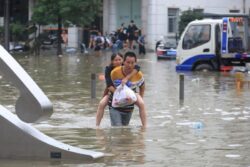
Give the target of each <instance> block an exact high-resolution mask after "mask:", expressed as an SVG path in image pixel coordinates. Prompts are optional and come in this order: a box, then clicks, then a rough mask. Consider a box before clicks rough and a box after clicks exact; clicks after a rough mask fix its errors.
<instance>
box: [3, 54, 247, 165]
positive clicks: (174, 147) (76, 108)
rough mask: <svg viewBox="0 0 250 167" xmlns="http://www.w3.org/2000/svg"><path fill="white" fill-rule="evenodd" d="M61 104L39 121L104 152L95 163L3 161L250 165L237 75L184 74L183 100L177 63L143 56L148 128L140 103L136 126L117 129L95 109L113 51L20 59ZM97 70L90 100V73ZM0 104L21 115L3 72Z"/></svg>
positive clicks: (65, 138) (62, 137)
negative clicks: (98, 121)
mask: <svg viewBox="0 0 250 167" xmlns="http://www.w3.org/2000/svg"><path fill="white" fill-rule="evenodd" d="M16 59H17V60H18V62H19V63H20V64H21V65H22V66H23V68H24V69H25V70H26V71H27V72H28V73H29V74H30V75H31V76H32V78H33V79H34V80H35V81H36V82H37V84H38V85H39V86H40V87H41V88H42V90H43V91H44V92H45V94H46V95H48V97H49V99H50V100H51V101H52V103H53V106H54V113H53V115H52V116H51V118H50V119H49V120H48V121H45V122H41V123H38V124H33V126H34V127H36V128H38V129H39V130H41V131H42V132H44V133H45V134H47V135H49V136H51V137H53V138H55V139H57V140H59V141H62V142H64V143H67V144H70V145H73V146H77V147H80V148H84V149H90V150H96V151H101V152H104V153H105V155H106V156H105V157H104V158H103V159H100V160H98V161H96V162H90V163H89V162H88V163H86V164H82V163H80V164H78V163H74V162H60V161H59V162H58V161H57V162H55V161H50V162H44V161H41V162H39V161H32V160H22V161H13V160H0V163H1V165H4V166H25V167H29V166H171V167H175V166H176V167H180V166H185V167H187V166H190V167H194V166H195V167H196V166H197V167H200V166H216V167H218V166H221V167H228V166H230V167H234V166H235V167H236V166H237V167H238V166H244V167H247V166H250V158H249V149H250V131H249V127H250V103H249V99H250V87H248V85H244V87H243V88H242V89H240V90H237V89H236V85H235V77H234V74H232V73H222V72H221V73H219V72H185V73H184V75H185V81H184V82H185V85H184V89H185V91H184V95H185V96H184V102H183V103H180V101H179V73H177V72H176V71H175V61H173V60H157V58H156V56H155V55H154V53H148V54H147V55H145V56H142V55H141V56H139V57H138V64H139V65H140V66H141V70H142V72H143V73H144V77H145V80H146V92H145V97H144V100H145V103H146V108H147V112H148V127H147V128H146V129H145V130H142V129H141V127H140V119H139V114H138V112H139V111H138V108H137V107H136V109H135V111H134V113H133V116H132V119H131V124H130V126H129V127H126V128H124V127H123V128H122V127H118V128H112V127H111V126H110V121H109V114H108V109H107V108H106V110H105V115H104V119H103V121H102V123H101V128H100V129H96V127H95V112H96V109H97V106H98V102H99V100H100V99H101V96H102V93H103V90H104V88H105V82H104V81H103V80H99V76H100V79H101V78H102V77H101V75H102V74H103V72H104V67H105V66H106V65H108V64H109V61H110V53H109V52H108V53H105V54H103V55H101V56H98V55H93V54H90V55H81V54H78V55H73V54H72V55H66V56H62V57H57V56H53V55H41V56H39V57H36V56H16ZM92 73H95V74H96V75H97V83H96V84H97V88H96V97H97V98H96V99H91V74H92ZM0 94H1V96H0V102H1V104H2V105H3V106H5V107H6V108H8V109H10V110H11V111H13V112H14V104H15V101H16V99H17V97H18V91H17V90H16V89H15V88H14V87H12V85H11V84H10V83H8V82H7V81H5V80H4V77H2V75H1V77H0Z"/></svg>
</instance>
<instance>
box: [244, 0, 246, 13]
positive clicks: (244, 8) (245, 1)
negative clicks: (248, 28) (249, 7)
mask: <svg viewBox="0 0 250 167" xmlns="http://www.w3.org/2000/svg"><path fill="white" fill-rule="evenodd" d="M245 6H246V0H243V13H244V14H246V7H245Z"/></svg>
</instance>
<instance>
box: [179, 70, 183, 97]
mask: <svg viewBox="0 0 250 167" xmlns="http://www.w3.org/2000/svg"><path fill="white" fill-rule="evenodd" d="M179 77H180V81H179V83H180V89H179V91H180V100H181V101H183V100H184V74H180V76H179Z"/></svg>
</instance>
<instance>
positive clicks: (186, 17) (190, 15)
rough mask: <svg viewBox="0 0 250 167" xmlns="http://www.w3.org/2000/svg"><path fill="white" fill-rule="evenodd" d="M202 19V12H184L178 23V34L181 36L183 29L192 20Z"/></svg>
mask: <svg viewBox="0 0 250 167" xmlns="http://www.w3.org/2000/svg"><path fill="white" fill-rule="evenodd" d="M202 18H203V13H202V12H197V11H195V10H191V9H189V10H186V11H183V12H182V15H181V17H180V22H179V34H180V35H181V34H182V32H183V31H184V29H185V27H186V26H187V25H188V23H190V22H191V21H193V20H196V19H197V20H199V19H202Z"/></svg>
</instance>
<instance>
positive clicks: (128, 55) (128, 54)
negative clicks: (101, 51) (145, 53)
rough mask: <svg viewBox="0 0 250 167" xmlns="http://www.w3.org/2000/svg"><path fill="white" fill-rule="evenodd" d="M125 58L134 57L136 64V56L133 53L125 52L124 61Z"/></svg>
mask: <svg viewBox="0 0 250 167" xmlns="http://www.w3.org/2000/svg"><path fill="white" fill-rule="evenodd" d="M127 57H134V58H135V62H137V57H136V54H135V53H134V52H131V51H128V52H126V53H125V55H124V61H125V60H126V58H127Z"/></svg>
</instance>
